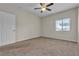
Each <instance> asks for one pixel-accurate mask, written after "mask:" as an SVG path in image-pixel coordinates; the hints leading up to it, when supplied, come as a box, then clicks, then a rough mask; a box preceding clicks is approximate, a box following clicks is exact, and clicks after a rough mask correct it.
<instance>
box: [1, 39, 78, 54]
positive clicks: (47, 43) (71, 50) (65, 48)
mask: <svg viewBox="0 0 79 59" xmlns="http://www.w3.org/2000/svg"><path fill="white" fill-rule="evenodd" d="M0 55H1V56H79V46H78V45H77V43H74V42H69V41H63V40H57V39H48V38H36V39H32V40H26V41H22V42H18V43H16V44H11V45H8V46H4V47H0Z"/></svg>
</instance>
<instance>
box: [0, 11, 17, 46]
mask: <svg viewBox="0 0 79 59" xmlns="http://www.w3.org/2000/svg"><path fill="white" fill-rule="evenodd" d="M0 14H1V15H2V20H1V22H2V23H1V40H0V41H1V44H0V46H3V45H7V44H11V43H14V42H15V36H16V35H15V33H16V26H15V25H16V23H15V15H13V14H9V13H5V12H2V13H0Z"/></svg>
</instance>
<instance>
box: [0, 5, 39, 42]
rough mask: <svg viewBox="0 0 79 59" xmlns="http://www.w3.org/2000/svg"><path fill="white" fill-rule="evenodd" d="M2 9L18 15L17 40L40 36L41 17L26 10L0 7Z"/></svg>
mask: <svg viewBox="0 0 79 59" xmlns="http://www.w3.org/2000/svg"><path fill="white" fill-rule="evenodd" d="M9 7H10V6H9ZM0 11H3V12H9V13H12V14H15V15H16V42H17V41H22V40H27V39H31V38H36V37H39V36H40V18H39V17H37V16H35V15H33V14H31V13H29V12H26V11H24V10H14V9H12V8H9V9H8V8H5V6H4V8H3V7H0Z"/></svg>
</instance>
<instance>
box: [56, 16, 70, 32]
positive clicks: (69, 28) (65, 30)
mask: <svg viewBox="0 0 79 59" xmlns="http://www.w3.org/2000/svg"><path fill="white" fill-rule="evenodd" d="M64 19H69V30H64V29H63V27H64V26H63V25H62V29H61V30H57V26H56V25H57V21H60V20H61V21H62V24H63V23H64V22H63V20H64ZM70 21H71V19H70V18H69V17H64V18H61V19H59V20H56V22H55V27H56V28H55V31H57V32H62V31H63V32H68V31H70V30H71V23H70Z"/></svg>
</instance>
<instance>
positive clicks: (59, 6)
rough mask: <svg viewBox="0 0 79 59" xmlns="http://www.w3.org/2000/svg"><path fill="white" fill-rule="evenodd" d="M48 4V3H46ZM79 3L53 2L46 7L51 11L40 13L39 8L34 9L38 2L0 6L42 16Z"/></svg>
mask: <svg viewBox="0 0 79 59" xmlns="http://www.w3.org/2000/svg"><path fill="white" fill-rule="evenodd" d="M46 4H48V3H46ZM78 5H79V4H78V3H54V5H52V6H50V7H48V8H50V9H52V11H51V12H49V11H45V12H43V13H40V10H34V8H36V7H40V4H39V3H0V8H2V9H4V10H5V9H8V10H11V9H12V10H13V11H15V10H24V11H26V12H30V13H32V14H35V15H36V16H39V17H44V16H48V15H51V14H53V13H57V12H60V11H64V10H68V9H71V8H74V7H77V6H78Z"/></svg>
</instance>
